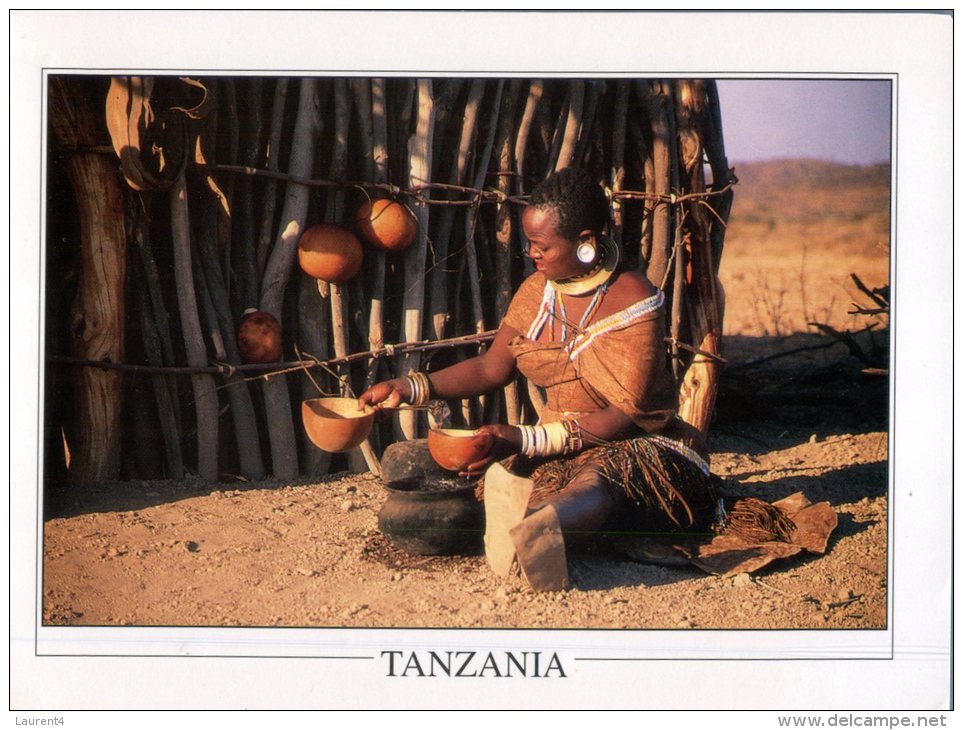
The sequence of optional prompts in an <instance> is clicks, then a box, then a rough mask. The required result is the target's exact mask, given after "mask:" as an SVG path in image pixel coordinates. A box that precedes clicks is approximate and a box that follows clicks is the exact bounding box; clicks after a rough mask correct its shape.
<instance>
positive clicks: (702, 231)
mask: <svg viewBox="0 0 963 730" xmlns="http://www.w3.org/2000/svg"><path fill="white" fill-rule="evenodd" d="M675 100H676V110H675V113H676V120H677V126H678V135H677V137H678V139H679V145H680V155H679V157H680V159H681V163H682V166H683V173H684V178H685V182H686V184H687V192H695V193H699V192H704V191H705V187H706V186H705V173H704V170H703V166H702V159H703V151H704V148H703V142H702V140H703V138H704V136H705V129H706V127H707V110H706V104H707V102H708V97H707V95H706V89H705V85H704V83H703V82H701V81H686V80H680V81H679V82H678V86H677V93H676V95H675ZM686 225H687V228H688V229H689V236H688V240H689V243H690V248H691V252H692V253H691V265H690V267H689V269H688V270H689V275H688V277H687V281H686V285H687V289H688V290H689V291H688V292H687V297H686V299H687V305H688V306H687V310H688V315H689V316H688V321H689V332H690V337H691V339H692V341H693V343H699V348H700V349H701V350H703V351H704V352H708V353H711V354H715V355H718V354H719V351H720V346H721V339H722V312H721V308H720V299H719V292H718V286H717V279H716V272H715V267H714V263H713V251H712V242H711V239H710V232H709V228H710V216H709V214H708V212H707V211H706V209H705V208H704V207H703V206H701V205H699V204H697V203H696V204H692V205H691V206H690V208H689V211H688V216H687V220H686ZM720 375H721V367H720V365H719V364H718V361H717V360H716V359H714V358H711V357H706V356H705V355H696V357H695V358H694V359H693V362H692V363H691V365H690V366H689V368H688V371H687V372H686V375H685V379H684V380H683V383H682V386H681V389H680V405H679V415H680V417H681V418H683V419H684V420H685V421H687V422H688V423H690V424H691V425H693V426H695V427H696V428H698V429H699V430H700V431H702V432H703V433H706V432H707V431H708V429H709V423H710V421H711V419H712V410H713V407H714V404H715V397H716V393H717V392H718V387H719V377H720Z"/></svg>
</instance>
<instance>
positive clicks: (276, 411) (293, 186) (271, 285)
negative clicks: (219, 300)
mask: <svg viewBox="0 0 963 730" xmlns="http://www.w3.org/2000/svg"><path fill="white" fill-rule="evenodd" d="M318 115H319V109H318V99H317V84H316V80H315V79H313V78H304V79H301V89H300V95H299V100H298V114H297V118H296V120H295V124H294V140H293V142H292V144H291V148H292V153H291V164H290V167H289V172H290V173H291V174H292V175H294V176H297V177H304V178H307V177H310V175H311V171H312V169H313V167H314V150H315V143H316V140H317V135H318V129H319V127H320V119H319V116H318ZM309 193H310V189H309V188H308V187H307V186H305V185H301V184H300V183H296V182H289V183H288V185H287V192H286V196H285V200H284V208H283V209H282V211H281V224H280V228H279V230H278V235H277V240H276V241H275V244H274V249H273V250H272V251H271V255H270V258H269V259H268V262H267V267H266V268H265V271H264V282H263V284H262V287H261V310H262V311H264V312H267V313H268V314H271V315H273V316H274V317H275V318H276V319H277V320H278V321H279V322H280V321H282V313H281V306H282V303H283V300H284V290H285V288H286V287H287V283H288V278H289V277H290V275H291V271H292V270H293V267H294V258H295V254H296V253H297V248H298V239H299V238H300V236H301V232H302V231H303V230H304V226H305V220H306V218H307V212H308V195H309ZM262 387H263V391H264V407H265V412H266V415H267V426H268V438H269V440H270V444H271V461H272V470H273V473H274V476H276V477H278V478H280V479H291V478H293V477H295V476H297V473H298V460H297V451H296V449H295V447H294V444H295V437H294V421H293V419H292V416H291V401H290V396H289V394H288V388H287V382H286V380H285V379H284V377H283V376H282V377H277V378H271V379H270V380H268V381H266V382H265V383H264V384H263V386H262Z"/></svg>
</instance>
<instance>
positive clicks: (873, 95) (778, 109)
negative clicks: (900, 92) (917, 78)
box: [717, 79, 891, 165]
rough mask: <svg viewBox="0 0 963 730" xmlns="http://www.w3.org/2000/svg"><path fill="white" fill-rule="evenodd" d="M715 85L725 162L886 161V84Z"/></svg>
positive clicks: (748, 81) (795, 82)
mask: <svg viewBox="0 0 963 730" xmlns="http://www.w3.org/2000/svg"><path fill="white" fill-rule="evenodd" d="M717 84H718V88H719V105H720V107H721V108H722V129H723V136H724V139H725V144H726V156H727V157H728V158H729V161H730V162H756V161H761V160H772V159H779V158H787V157H805V158H812V159H819V160H832V161H834V162H843V163H847V164H859V165H865V164H871V163H874V162H886V161H888V160H889V156H890V88H891V85H890V82H889V81H879V80H799V79H792V80H785V79H773V80H762V79H740V80H720V81H718V82H717Z"/></svg>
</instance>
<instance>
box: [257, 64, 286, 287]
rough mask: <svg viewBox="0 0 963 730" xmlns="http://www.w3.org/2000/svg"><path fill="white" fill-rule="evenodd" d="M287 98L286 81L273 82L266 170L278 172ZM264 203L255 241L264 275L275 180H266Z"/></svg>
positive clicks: (272, 230) (272, 221)
mask: <svg viewBox="0 0 963 730" xmlns="http://www.w3.org/2000/svg"><path fill="white" fill-rule="evenodd" d="M287 98H288V79H286V78H284V77H281V78H279V79H278V80H277V81H276V82H275V86H274V104H273V106H272V109H271V127H270V131H269V133H268V142H267V147H266V148H265V150H264V165H265V167H266V168H267V169H268V170H271V171H273V172H277V170H278V148H279V147H280V146H281V125H282V123H283V121H284V105H285V102H287ZM262 200H263V201H264V202H263V204H262V206H261V207H262V213H261V232H260V234H259V235H258V240H257V270H258V274H259V276H263V275H264V269H265V267H266V266H267V261H268V256H269V255H270V253H271V244H272V242H273V241H274V212H275V209H276V207H277V180H273V179H271V178H268V181H267V184H265V186H264V195H263V197H262Z"/></svg>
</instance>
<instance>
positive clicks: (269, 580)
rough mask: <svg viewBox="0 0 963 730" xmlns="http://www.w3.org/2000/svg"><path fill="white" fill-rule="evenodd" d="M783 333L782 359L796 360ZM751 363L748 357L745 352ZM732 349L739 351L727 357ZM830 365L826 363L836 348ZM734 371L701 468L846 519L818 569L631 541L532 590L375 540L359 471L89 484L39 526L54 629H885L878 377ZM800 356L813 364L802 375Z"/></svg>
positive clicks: (840, 363)
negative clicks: (643, 548)
mask: <svg viewBox="0 0 963 730" xmlns="http://www.w3.org/2000/svg"><path fill="white" fill-rule="evenodd" d="M809 341H810V338H806V337H802V336H800V337H797V338H790V339H789V340H785V341H783V342H782V343H781V346H782V347H783V348H791V347H799V346H805V345H804V343H808V342H809ZM750 342H751V343H753V344H752V347H751V350H755V351H758V345H757V344H756V340H755V339H753V340H751V341H750ZM736 345H738V342H737V343H736ZM830 351H832V348H831V349H830ZM836 355H837V356H836V357H833V356H830V355H829V354H828V351H815V352H812V353H809V352H807V353H802V354H800V355H797V356H796V358H795V359H796V360H797V362H796V367H795V368H791V369H787V367H786V366H785V364H784V363H782V362H780V361H779V360H777V361H774V362H773V363H772V364H771V365H770V366H769V368H768V369H767V368H766V367H765V366H764V367H762V368H761V369H760V370H757V371H754V372H753V376H752V377H749V376H747V375H739V373H738V372H736V373H735V374H734V375H733V377H732V378H731V379H730V380H731V386H727V387H726V389H724V392H723V393H722V395H721V397H720V407H719V415H718V421H717V424H716V426H715V427H714V429H713V433H712V437H711V447H712V449H713V456H712V468H713V470H714V471H715V472H716V473H717V474H719V475H721V476H723V477H726V478H727V479H729V480H733V481H730V482H729V484H730V487H729V488H730V490H732V491H735V492H738V493H739V494H743V495H750V496H759V497H763V498H765V499H769V500H775V499H778V498H781V497H784V496H787V495H789V494H792V493H794V492H797V491H803V492H804V493H805V494H806V495H807V497H809V499H810V500H812V501H813V502H817V501H823V500H826V501H828V502H830V504H832V506H833V507H834V508H835V510H836V512H837V514H838V518H839V523H838V527H837V528H836V530H835V532H834V533H833V535H832V537H831V539H830V542H829V547H828V550H827V552H826V554H825V555H823V556H816V555H805V554H803V555H798V556H794V557H791V558H788V559H785V560H782V561H777V562H776V563H773V564H772V565H770V566H768V567H766V568H764V569H763V570H762V571H760V572H759V573H756V574H753V575H752V576H749V575H746V574H741V575H736V576H733V577H729V578H721V577H716V576H712V575H708V574H705V573H703V572H701V571H700V570H698V569H697V568H694V567H691V566H681V567H680V566H672V567H669V566H664V565H656V564H651V563H645V562H641V561H640V560H639V559H638V556H637V553H636V552H635V551H633V550H632V549H631V541H629V543H628V544H626V543H625V542H623V543H621V544H619V545H612V544H610V543H607V542H604V541H596V542H594V543H589V544H587V545H585V546H583V547H581V548H580V549H579V550H578V551H576V552H573V553H572V554H571V555H570V566H571V577H572V579H573V582H574V584H575V588H574V589H573V590H570V591H566V592H562V593H555V594H535V593H532V592H530V591H529V590H528V589H527V588H526V587H525V586H524V584H523V582H522V580H521V579H520V578H517V577H516V578H512V579H509V580H507V581H502V580H501V579H498V578H496V577H495V576H493V575H492V574H491V573H490V572H489V570H488V568H487V565H486V564H485V560H484V557H482V556H466V557H421V556H412V555H408V554H406V553H404V552H402V551H401V550H399V549H397V548H395V547H394V546H392V545H391V543H389V542H388V541H387V540H386V539H385V538H384V537H383V536H382V535H381V534H380V533H379V531H378V526H377V518H378V511H379V509H380V508H381V505H382V504H383V503H384V501H385V498H386V493H385V491H384V488H383V487H382V485H381V483H380V481H379V480H378V479H376V478H374V477H372V476H371V475H370V474H338V475H332V476H331V477H329V478H326V479H324V480H323V481H321V482H319V483H299V484H290V483H288V484H280V483H259V484H237V483H234V484H221V485H214V486H213V487H212V485H205V484H202V483H199V482H178V483H174V482H137V483H129V482H127V483H119V484H101V485H96V486H94V487H90V488H88V489H85V490H83V491H78V490H76V489H73V490H69V491H68V490H54V491H52V492H51V493H50V495H49V496H48V501H47V503H48V516H49V518H48V519H47V520H46V521H45V525H44V563H43V620H44V622H45V623H48V624H84V625H167V626H185V625H186V626H301V627H317V626H324V627H340V626H393V627H469V628H470V627H544V628H555V627H558V628H566V627H568V628H575V627H580V628H593V627H600V628H688V627H692V628H724V627H728V628H734V627H739V628H749V627H751V628H882V627H885V626H886V621H887V614H886V606H887V604H886V597H887V590H886V576H887V570H886V566H887V560H886V558H887V476H888V468H887V449H888V441H887V433H886V428H885V412H886V411H885V394H886V380H885V378H880V377H879V376H865V375H861V374H860V372H859V367H858V366H856V365H854V364H853V363H852V362H851V358H849V357H848V356H846V355H845V353H843V355H842V356H841V357H840V356H839V353H838V352H837V353H836ZM803 358H805V359H807V360H809V361H810V362H809V364H807V365H805V366H803V364H802V363H801V362H800V361H801V360H802V359H803Z"/></svg>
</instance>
